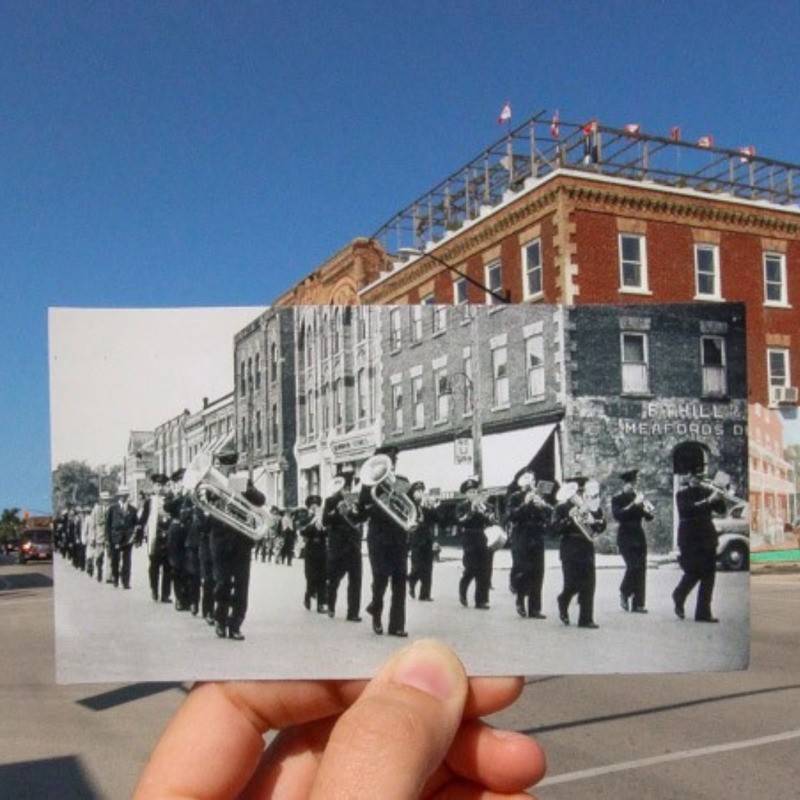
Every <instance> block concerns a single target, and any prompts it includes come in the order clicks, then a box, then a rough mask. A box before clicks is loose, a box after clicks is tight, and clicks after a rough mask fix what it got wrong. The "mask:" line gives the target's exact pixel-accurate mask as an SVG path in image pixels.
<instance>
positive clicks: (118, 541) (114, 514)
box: [106, 500, 138, 589]
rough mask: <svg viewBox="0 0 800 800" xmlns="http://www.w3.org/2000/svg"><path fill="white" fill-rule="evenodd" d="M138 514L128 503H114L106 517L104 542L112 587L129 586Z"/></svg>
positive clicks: (127, 587)
mask: <svg viewBox="0 0 800 800" xmlns="http://www.w3.org/2000/svg"><path fill="white" fill-rule="evenodd" d="M137 519H138V514H137V511H136V508H135V507H134V506H132V505H130V503H128V502H127V500H126V502H125V503H114V504H113V505H111V506H110V507H109V509H108V515H107V516H106V541H107V542H108V546H109V550H110V554H111V580H112V582H113V584H114V586H118V585H119V582H120V580H121V581H122V585H123V586H124V587H125V588H126V589H129V588H130V585H131V550H132V548H133V539H134V534H135V530H136V521H137Z"/></svg>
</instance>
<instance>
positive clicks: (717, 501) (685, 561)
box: [672, 465, 726, 622]
mask: <svg viewBox="0 0 800 800" xmlns="http://www.w3.org/2000/svg"><path fill="white" fill-rule="evenodd" d="M675 500H676V503H677V506H678V551H679V556H678V564H679V565H680V567H681V569H682V570H683V577H682V578H681V580H680V583H678V585H677V586H676V587H675V591H674V592H673V593H672V599H673V601H674V603H675V614H676V615H677V616H678V618H679V619H684V617H685V616H686V612H685V609H684V606H685V603H686V598H687V597H688V595H689V593H690V592H691V591H692V589H694V587H695V586H698V584H699V587H698V590H697V603H696V606H695V612H694V618H695V621H696V622H718V621H719V620H717V618H716V617H715V616H714V615H713V614H712V613H711V598H712V595H713V594H714V583H715V581H716V574H717V538H718V536H717V529H716V528H715V527H714V523H713V521H712V520H713V516H714V514H715V513H716V514H724V513H725V509H726V504H725V497H724V494H723V493H722V491H721V490H720V489H718V488H716V487H714V486H712V485H709V482H708V480H707V479H706V474H705V468H704V467H703V466H702V465H698V466H697V467H695V468H694V469H693V470H692V472H691V473H690V474H689V477H688V479H687V484H686V485H685V486H684V487H683V488H681V489H679V490H678V493H677V495H676V496H675Z"/></svg>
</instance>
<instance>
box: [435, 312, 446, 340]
mask: <svg viewBox="0 0 800 800" xmlns="http://www.w3.org/2000/svg"><path fill="white" fill-rule="evenodd" d="M446 330H447V306H439V305H437V306H435V307H434V309H433V335H434V336H435V335H436V334H438V333H444V332H445V331H446Z"/></svg>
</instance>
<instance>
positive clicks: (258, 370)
mask: <svg viewBox="0 0 800 800" xmlns="http://www.w3.org/2000/svg"><path fill="white" fill-rule="evenodd" d="M260 388H261V353H256V389H260Z"/></svg>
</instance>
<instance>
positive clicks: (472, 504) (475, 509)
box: [455, 478, 497, 610]
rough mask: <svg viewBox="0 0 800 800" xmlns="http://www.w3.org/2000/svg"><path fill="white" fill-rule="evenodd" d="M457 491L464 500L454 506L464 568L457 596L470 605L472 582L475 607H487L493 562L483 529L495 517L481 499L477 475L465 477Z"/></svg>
mask: <svg viewBox="0 0 800 800" xmlns="http://www.w3.org/2000/svg"><path fill="white" fill-rule="evenodd" d="M459 491H460V493H461V494H463V495H464V496H465V499H464V500H462V501H461V503H459V505H458V506H457V507H456V512H455V517H456V523H457V525H458V528H459V531H460V533H461V547H462V553H463V555H462V563H463V565H464V571H463V573H462V575H461V580H460V581H459V584H458V599H459V602H460V603H461V605H462V606H464V607H465V608H466V607H468V606H469V601H468V599H467V592H468V591H469V587H470V584H471V583H472V582H473V581H475V608H479V609H484V610H485V609H488V608H489V592H490V590H491V588H492V563H493V560H494V553H493V552H492V550H491V548H490V547H489V540H488V539H487V538H486V529H487V528H489V527H491V526H493V525H496V524H497V519H496V517H495V515H494V513H493V512H492V510H491V509H490V508H489V506H488V505H487V504H486V503H485V502H484V500H483V498H482V497H481V493H480V483H479V482H478V479H477V478H467V480H465V481H464V482H463V483H462V484H461V486H460V488H459Z"/></svg>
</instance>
